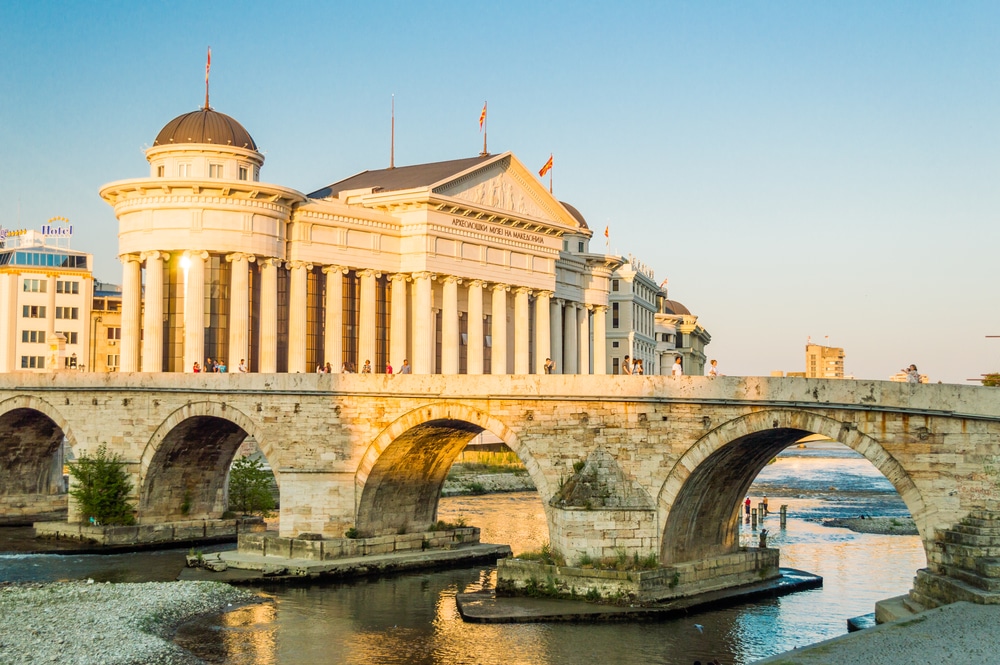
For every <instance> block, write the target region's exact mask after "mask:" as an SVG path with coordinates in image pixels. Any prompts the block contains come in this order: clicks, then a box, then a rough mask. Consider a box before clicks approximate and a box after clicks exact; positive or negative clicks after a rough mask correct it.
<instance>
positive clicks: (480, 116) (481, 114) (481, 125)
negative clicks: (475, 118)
mask: <svg viewBox="0 0 1000 665" xmlns="http://www.w3.org/2000/svg"><path fill="white" fill-rule="evenodd" d="M484 122H486V102H483V112H482V113H480V114H479V131H483V123H484Z"/></svg>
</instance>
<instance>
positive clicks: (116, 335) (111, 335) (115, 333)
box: [108, 328, 122, 339]
mask: <svg viewBox="0 0 1000 665" xmlns="http://www.w3.org/2000/svg"><path fill="white" fill-rule="evenodd" d="M121 338H122V329H121V328H108V339H121Z"/></svg>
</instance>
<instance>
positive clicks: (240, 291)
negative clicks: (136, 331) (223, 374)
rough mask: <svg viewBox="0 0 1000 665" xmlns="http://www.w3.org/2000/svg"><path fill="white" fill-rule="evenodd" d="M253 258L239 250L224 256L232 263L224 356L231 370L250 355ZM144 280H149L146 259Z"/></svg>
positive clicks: (234, 369) (254, 258) (251, 255)
mask: <svg viewBox="0 0 1000 665" xmlns="http://www.w3.org/2000/svg"><path fill="white" fill-rule="evenodd" d="M255 260H256V257H255V256H254V255H253V254H243V253H240V252H237V253H235V254H229V255H227V256H226V261H229V262H230V263H231V264H232V266H231V267H230V270H229V273H230V279H229V355H228V357H226V358H225V360H226V364H227V365H228V367H229V369H230V371H231V372H234V371H236V368H237V367H239V366H240V362H242V361H245V360H247V359H248V357H249V355H250V341H249V340H250V262H252V261H255ZM146 281H147V282H148V281H149V262H148V261H147V262H146ZM147 290H148V287H147ZM147 306H148V305H147ZM146 339H147V340H148V339H149V338H148V337H147V338H146ZM146 344H147V345H148V344H149V342H148V341H147V342H146Z"/></svg>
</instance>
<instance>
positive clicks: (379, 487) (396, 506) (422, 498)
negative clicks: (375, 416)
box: [355, 402, 550, 535]
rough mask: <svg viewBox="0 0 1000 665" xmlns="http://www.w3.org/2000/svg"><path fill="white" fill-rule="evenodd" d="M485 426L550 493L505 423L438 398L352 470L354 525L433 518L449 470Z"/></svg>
mask: <svg viewBox="0 0 1000 665" xmlns="http://www.w3.org/2000/svg"><path fill="white" fill-rule="evenodd" d="M483 431H489V432H490V433H492V434H494V435H496V436H497V437H499V438H500V439H501V440H502V441H503V442H504V443H505V444H506V445H507V447H508V448H510V449H511V450H512V451H514V452H515V453H516V454H517V456H518V457H519V458H520V459H521V461H522V462H523V463H524V465H525V467H526V468H527V471H528V475H529V476H530V477H531V479H532V481H533V482H534V483H535V487H536V488H538V491H539V493H540V494H541V495H542V497H543V498H545V497H548V496H550V493H549V492H548V489H547V483H546V480H545V477H544V476H543V474H542V473H541V470H540V469H539V466H538V463H537V462H536V461H535V459H534V457H532V455H531V452H530V451H529V450H528V449H527V447H526V446H524V445H523V444H522V443H521V442H520V441H519V439H518V437H517V436H516V435H515V433H514V431H513V430H511V429H510V428H509V427H507V425H505V424H504V423H503V422H501V421H500V420H498V419H497V418H495V417H493V416H491V415H490V414H488V413H486V412H484V411H481V410H479V409H477V408H475V407H472V406H469V405H466V404H461V403H458V402H437V403H433V404H427V405H425V406H421V407H419V408H417V409H413V410H412V411H410V412H408V413H406V414H404V415H403V416H401V417H399V418H398V419H396V420H395V421H393V422H392V423H391V424H390V425H389V426H388V427H386V428H385V429H384V430H383V431H382V432H381V433H380V434H379V435H378V436H377V437H376V438H375V440H374V441H372V443H371V445H369V446H368V448H367V450H366V451H365V453H364V456H363V457H362V459H361V464H360V465H359V466H358V471H357V473H356V474H355V497H356V502H357V508H356V527H357V529H358V531H359V532H360V533H361V534H363V535H385V534H392V533H398V532H400V531H401V530H406V531H417V530H421V529H426V528H427V527H429V526H430V525H431V524H433V523H434V521H435V519H436V515H437V507H438V500H439V499H440V497H441V488H442V486H443V485H444V481H445V478H446V477H447V475H448V470H449V469H450V468H451V465H452V463H453V462H454V461H455V459H456V458H457V457H458V455H459V453H461V452H462V450H463V449H464V448H465V446H466V444H468V442H469V441H470V440H471V439H472V438H473V437H474V436H476V435H477V434H479V433H480V432H483ZM543 503H544V504H545V510H546V514H547V516H548V511H549V508H548V504H547V503H546V502H545V501H543Z"/></svg>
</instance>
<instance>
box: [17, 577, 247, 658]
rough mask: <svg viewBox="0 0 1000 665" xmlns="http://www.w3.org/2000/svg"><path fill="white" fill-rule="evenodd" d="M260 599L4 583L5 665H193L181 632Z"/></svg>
mask: <svg viewBox="0 0 1000 665" xmlns="http://www.w3.org/2000/svg"><path fill="white" fill-rule="evenodd" d="M259 600H260V597H259V596H258V595H257V594H255V593H252V592H250V591H248V590H245V589H238V588H236V587H232V586H229V585H228V584H221V583H218V582H149V583H143V584H107V583H105V584H95V583H88V582H58V583H50V584H37V583H28V584H0V663H5V664H6V663H11V664H13V663H18V664H20V663H50V662H51V663H55V662H58V663H62V664H65V665H75V664H79V665H84V664H89V663H103V664H104V665H139V664H145V663H158V664H161V665H195V664H197V663H201V662H202V661H200V660H199V659H197V658H195V657H194V656H192V655H191V654H189V653H187V652H186V651H184V650H183V649H181V648H180V647H178V646H177V645H175V644H174V643H173V642H171V641H170V638H171V636H172V635H173V633H174V631H175V630H176V629H177V627H178V626H179V625H180V624H182V623H184V622H186V621H190V620H191V619H193V618H195V617H198V616H202V615H209V614H218V613H219V612H222V611H224V610H227V609H232V608H233V607H235V606H237V605H241V604H247V603H254V602H258V601H259Z"/></svg>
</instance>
